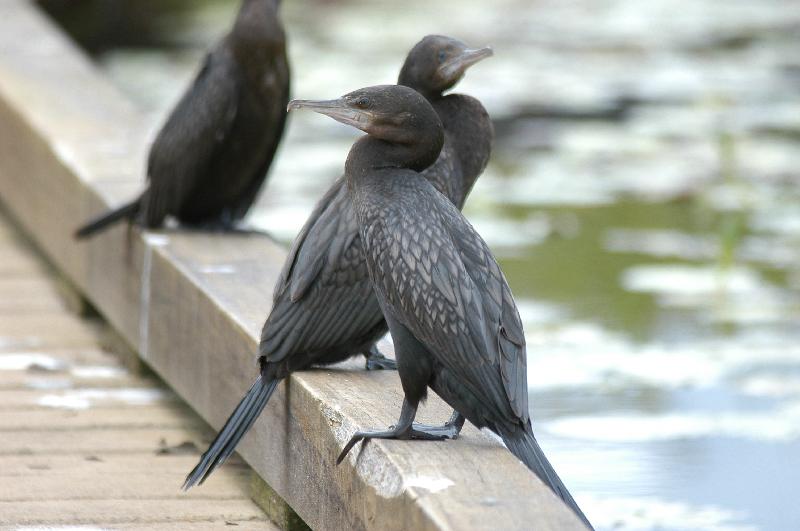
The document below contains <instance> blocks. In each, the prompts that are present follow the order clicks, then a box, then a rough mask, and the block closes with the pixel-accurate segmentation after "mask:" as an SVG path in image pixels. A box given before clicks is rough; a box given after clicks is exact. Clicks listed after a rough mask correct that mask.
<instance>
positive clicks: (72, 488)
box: [0, 216, 277, 530]
mask: <svg viewBox="0 0 800 531" xmlns="http://www.w3.org/2000/svg"><path fill="white" fill-rule="evenodd" d="M101 338H102V325H101V323H99V322H96V321H93V320H90V319H83V318H81V317H79V316H77V315H76V314H73V313H71V312H70V311H69V310H67V309H66V307H65V303H64V302H63V299H62V297H61V296H60V295H59V293H58V290H57V287H56V283H55V281H54V278H53V277H52V275H51V274H50V273H49V271H48V269H47V267H46V266H45V265H44V264H43V263H41V262H40V261H39V259H38V257H37V256H36V255H35V254H34V253H33V252H32V251H31V250H30V249H29V248H28V247H27V246H26V244H25V243H23V242H22V241H20V239H19V238H18V236H17V235H16V234H15V232H14V229H13V228H11V227H10V225H9V223H8V221H7V219H6V218H5V217H2V216H0V528H2V529H16V528H23V529H24V528H26V527H30V526H34V527H35V528H51V527H52V526H67V525H68V526H75V525H80V526H89V527H82V528H88V529H176V530H177V529H220V528H229V529H267V530H274V529H277V528H276V527H275V526H274V525H273V524H272V523H270V522H269V520H268V519H267V518H266V516H265V514H264V513H263V512H262V511H261V509H260V508H259V507H258V506H257V505H256V504H255V503H254V502H252V501H251V500H250V498H249V496H248V489H249V479H250V473H251V472H250V470H249V469H248V468H247V467H245V466H244V465H243V464H242V463H241V462H240V461H237V460H233V462H232V463H231V464H230V465H229V466H225V467H223V468H222V469H221V470H220V471H218V472H217V473H216V474H215V475H214V478H213V479H212V481H210V482H209V483H208V484H206V485H203V486H202V487H200V488H196V489H194V490H193V491H192V492H190V493H189V494H186V493H183V492H181V491H180V489H179V487H180V485H181V481H182V479H183V477H184V475H185V474H186V473H187V472H188V471H189V470H190V469H191V467H192V466H193V465H194V464H195V462H196V461H197V458H198V455H199V452H198V449H197V447H198V446H201V445H202V446H205V444H206V441H207V440H208V439H209V437H210V435H211V433H210V432H209V430H208V428H207V427H206V426H205V424H204V423H203V422H202V420H200V419H199V418H198V417H197V416H196V415H195V414H194V413H193V412H191V411H190V410H189V409H188V407H187V406H185V405H184V404H183V403H181V402H180V400H179V399H178V398H177V397H176V396H175V395H174V394H173V393H171V392H170V391H169V390H168V389H166V388H165V387H164V386H163V385H162V384H160V383H159V382H157V381H155V380H154V379H153V378H146V377H141V376H136V375H133V374H131V373H130V372H129V371H127V370H126V369H125V368H124V367H123V366H122V365H121V364H120V362H119V360H118V359H117V358H115V357H114V356H112V355H110V354H108V353H107V352H105V351H104V350H103V348H102V347H101ZM234 526H235V527H234Z"/></svg>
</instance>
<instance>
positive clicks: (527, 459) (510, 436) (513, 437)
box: [501, 425, 594, 529]
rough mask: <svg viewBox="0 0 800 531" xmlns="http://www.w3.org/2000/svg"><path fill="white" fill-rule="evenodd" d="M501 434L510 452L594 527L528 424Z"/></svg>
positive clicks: (585, 521)
mask: <svg viewBox="0 0 800 531" xmlns="http://www.w3.org/2000/svg"><path fill="white" fill-rule="evenodd" d="M501 436H502V437H503V441H504V442H505V443H506V446H507V447H508V449H509V450H510V451H511V453H512V454H514V455H515V456H517V458H518V459H519V460H520V461H522V462H523V463H525V466H527V467H528V468H529V469H531V471H532V472H533V473H534V474H536V475H537V476H539V479H541V480H542V481H543V482H544V484H545V485H547V486H548V487H550V489H551V490H552V491H553V492H555V494H556V496H558V497H559V498H561V499H562V500H564V503H566V504H567V506H569V508H570V509H572V510H573V511H574V512H575V514H577V515H578V517H579V518H580V519H581V520H582V521H583V523H584V524H586V526H587V527H588V528H589V529H594V528H593V527H592V524H591V523H589V519H588V518H586V515H584V514H583V511H581V508H580V507H578V504H577V503H576V502H575V500H574V499H573V498H572V495H571V494H570V493H569V491H568V490H567V487H566V486H565V485H564V483H563V482H562V481H561V478H559V477H558V474H556V471H555V469H553V466H552V465H551V464H550V461H548V460H547V457H546V456H545V455H544V452H543V451H542V448H541V447H540V446H539V443H538V442H537V441H536V437H534V435H533V430H532V429H531V428H530V425H529V426H528V429H527V430H522V429H518V430H515V431H514V432H513V433H506V434H501Z"/></svg>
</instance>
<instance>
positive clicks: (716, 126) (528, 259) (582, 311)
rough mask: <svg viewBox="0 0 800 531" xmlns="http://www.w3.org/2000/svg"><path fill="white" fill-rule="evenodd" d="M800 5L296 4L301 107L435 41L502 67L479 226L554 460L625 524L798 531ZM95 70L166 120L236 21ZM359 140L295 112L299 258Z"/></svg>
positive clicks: (273, 191)
mask: <svg viewBox="0 0 800 531" xmlns="http://www.w3.org/2000/svg"><path fill="white" fill-rule="evenodd" d="M792 4H793V3H792V2H790V1H785V2H783V1H778V0H765V1H762V2H746V1H734V2H730V1H728V0H679V1H674V0H672V1H666V0H651V1H647V2H642V1H639V0H604V1H601V2H595V1H578V2H561V1H555V0H538V1H536V2H529V1H527V0H526V1H522V0H502V1H500V2H494V3H492V6H491V8H489V7H488V6H487V4H486V3H485V2H478V1H477V0H463V1H460V2H453V1H449V2H428V1H423V0H409V1H407V2H403V3H402V8H400V7H399V4H397V3H396V2H390V1H388V0H381V1H377V0H371V1H368V2H367V1H357V0H345V1H337V2H323V1H317V2H315V1H311V0H305V1H295V2H284V12H285V19H286V22H287V26H288V29H289V32H290V35H291V37H292V41H291V50H290V51H291V56H292V58H293V60H294V75H295V80H294V83H293V85H294V94H295V95H296V96H299V97H330V96H335V95H338V94H342V93H345V92H347V91H349V90H351V89H353V88H355V87H357V86H363V85H368V84H376V83H386V82H390V81H392V80H394V79H395V77H396V74H397V69H398V68H399V66H400V64H401V62H402V59H403V57H404V54H405V52H406V51H407V49H408V48H409V47H410V46H411V45H412V44H413V43H414V42H416V41H417V40H418V38H419V37H420V36H421V35H423V34H425V33H434V32H435V33H447V34H453V35H456V36H459V37H461V38H463V39H465V40H466V41H468V42H470V43H473V44H475V45H483V44H487V43H488V44H492V45H493V46H494V47H495V50H496V56H495V58H493V59H492V60H491V61H487V62H486V63H482V64H481V65H480V66H479V67H476V68H475V69H473V70H471V71H470V72H469V75H468V76H467V79H466V80H465V81H464V82H463V83H462V84H461V85H460V86H459V90H460V91H463V92H468V93H470V94H473V95H475V96H477V97H479V98H481V99H482V100H483V101H484V102H485V105H486V107H487V108H488V109H489V111H490V113H491V114H492V116H493V117H494V118H495V120H496V124H497V131H498V138H497V142H496V150H495V156H494V157H493V160H492V163H491V164H490V166H489V168H488V170H487V172H486V175H485V176H484V177H483V178H482V179H481V180H480V181H479V183H478V185H477V186H476V189H475V191H474V193H473V196H472V197H471V199H470V200H469V202H468V205H467V209H466V213H467V214H468V216H469V217H470V218H471V219H472V220H473V221H474V222H475V225H476V226H477V227H478V229H479V230H480V231H481V233H482V234H483V235H484V237H485V238H486V239H487V240H488V241H489V242H490V244H491V245H492V247H493V249H494V250H495V252H496V253H497V255H498V257H499V258H500V259H501V260H502V263H503V264H502V265H503V268H504V270H505V272H506V274H507V276H508V278H509V281H510V283H511V285H512V288H513V289H514V292H515V294H516V296H517V297H518V299H519V301H520V308H521V311H522V314H523V319H524V320H525V322H526V330H527V333H528V340H529V344H530V349H529V352H530V360H529V372H530V386H531V399H532V400H531V403H532V408H533V413H534V418H535V419H536V420H537V422H538V428H539V431H540V433H541V439H542V443H543V446H545V448H546V450H547V452H548V454H549V455H550V456H552V460H553V461H554V463H555V465H556V468H557V469H558V470H559V471H560V472H561V473H562V476H563V477H564V478H565V480H566V483H567V484H568V485H569V486H570V487H571V488H572V490H573V492H574V494H575V495H576V498H577V499H578V501H579V502H580V503H581V505H582V506H583V507H584V509H585V511H586V513H587V515H588V516H589V517H590V518H591V519H592V520H593V521H594V522H595V523H596V524H597V525H598V527H599V528H605V529H737V530H741V529H796V528H798V527H800V504H797V502H796V493H795V492H794V491H795V486H796V485H798V484H799V482H798V480H800V477H799V476H800V466H798V465H800V429H798V426H800V350H798V348H797V345H798V344H800V343H799V342H798V340H800V327H798V326H797V323H798V318H799V317H800V298H799V297H798V294H799V293H800V260H799V258H800V256H798V255H799V254H800V251H798V249H800V245H798V244H800V207H798V205H800V202H798V199H800V187H798V182H799V181H798V180H799V179H800V170H798V168H800V149H798V141H800V62H798V57H800V55H798V54H797V42H798V41H797V34H798V31H800V10H797V9H790V7H796V6H793V5H792ZM195 6H196V8H195V9H194V10H193V11H191V12H190V14H188V15H187V14H185V13H184V14H183V15H182V16H183V18H180V17H179V16H178V15H176V14H175V13H173V14H172V15H170V16H171V17H172V18H170V19H169V24H163V26H161V27H166V28H169V31H168V32H166V33H165V32H162V34H161V35H162V41H163V42H166V43H171V44H173V45H176V46H174V47H171V48H169V49H168V50H165V49H147V48H115V49H111V50H108V51H106V52H104V53H102V54H101V55H100V56H99V60H100V62H101V64H102V65H103V67H104V68H105V69H106V70H107V71H108V72H109V73H110V74H111V75H112V77H113V78H114V79H116V80H117V81H118V82H119V84H120V86H122V87H123V89H124V90H126V91H127V92H128V93H129V94H130V96H131V97H132V98H134V99H136V100H137V101H138V102H139V103H140V104H141V106H142V108H143V109H145V112H147V113H148V114H149V116H150V117H151V118H152V123H153V124H154V128H155V126H156V125H157V124H158V122H159V120H160V119H161V116H162V114H163V112H164V110H165V109H166V108H168V107H169V106H170V105H171V104H172V102H174V100H175V98H176V97H177V96H178V94H179V92H180V90H182V88H183V85H184V83H185V81H186V80H187V79H188V78H189V77H190V76H191V75H192V72H193V70H194V68H195V64H196V62H197V60H198V58H199V56H200V53H201V50H202V49H203V48H204V47H205V46H206V45H207V43H208V42H209V41H210V40H213V39H214V38H216V37H217V36H218V35H220V34H221V32H222V31H224V29H225V26H226V24H227V21H228V20H230V17H231V15H232V11H233V9H234V8H235V5H234V3H232V2H202V3H199V4H195ZM353 138H354V136H353V133H352V132H351V131H350V130H349V129H347V128H345V127H343V126H340V125H338V124H336V123H334V122H332V121H330V120H320V119H318V118H317V117H315V116H313V115H311V114H306V115H297V116H292V117H291V123H290V127H289V134H288V137H287V138H286V139H285V141H284V143H283V147H282V148H281V152H280V154H279V157H278V159H277V165H276V166H275V167H274V168H273V171H272V178H271V181H270V183H269V186H268V188H267V190H266V192H265V194H264V195H263V197H262V199H261V201H260V203H259V205H258V209H257V210H256V211H255V212H254V213H253V215H252V217H251V222H252V223H254V224H256V225H259V226H262V227H264V228H266V229H268V230H269V231H271V232H272V233H273V234H275V235H277V236H278V237H280V238H282V239H284V240H286V241H289V240H290V239H291V238H292V237H293V236H294V234H295V233H296V231H297V229H298V228H299V226H300V225H301V224H302V222H303V221H304V220H305V217H306V216H307V215H308V212H309V211H310V209H311V206H312V204H313V202H314V201H315V200H316V199H317V198H318V197H319V196H320V195H321V194H322V192H323V191H324V190H325V189H326V188H327V186H328V185H329V184H330V182H331V181H332V179H333V178H334V177H335V176H336V175H338V174H339V173H340V172H341V169H342V164H343V157H344V154H345V153H346V151H347V149H348V146H349V145H350V143H351V142H352V139H353Z"/></svg>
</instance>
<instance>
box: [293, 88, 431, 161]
mask: <svg viewBox="0 0 800 531" xmlns="http://www.w3.org/2000/svg"><path fill="white" fill-rule="evenodd" d="M295 109H310V110H312V111H314V112H318V113H320V114H324V115H326V116H330V117H331V118H333V119H334V120H337V121H339V122H342V123H343V124H347V125H351V126H353V127H356V128H358V129H361V130H362V131H364V132H365V133H367V134H368V135H369V136H370V137H372V138H373V139H379V140H382V141H383V145H384V147H385V148H386V149H384V148H381V149H380V150H378V151H382V156H385V157H386V160H385V162H386V163H387V164H388V165H393V166H399V167H407V168H413V169H417V170H422V169H424V168H427V167H428V166H429V165H431V164H432V163H433V162H434V161H435V160H436V157H438V156H439V152H440V151H441V149H442V144H443V143H444V129H443V127H442V122H441V121H440V120H439V116H438V115H437V114H436V111H435V110H434V109H433V107H432V106H431V104H430V103H429V102H428V100H426V99H425V98H424V97H422V95H420V94H419V93H418V92H417V91H416V90H414V89H411V88H409V87H404V86H401V85H377V86H374V87H367V88H362V89H358V90H355V91H353V92H351V93H349V94H345V95H344V96H342V97H341V98H338V99H335V100H318V101H314V100H292V101H290V102H289V105H288V106H287V110H289V111H292V110H295ZM389 146H394V147H392V148H389Z"/></svg>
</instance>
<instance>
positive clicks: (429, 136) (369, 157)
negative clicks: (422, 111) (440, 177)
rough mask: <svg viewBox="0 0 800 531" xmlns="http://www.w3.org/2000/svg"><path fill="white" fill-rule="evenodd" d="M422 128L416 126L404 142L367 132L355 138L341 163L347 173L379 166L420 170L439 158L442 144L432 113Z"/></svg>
mask: <svg viewBox="0 0 800 531" xmlns="http://www.w3.org/2000/svg"><path fill="white" fill-rule="evenodd" d="M431 118H432V119H430V120H427V122H429V123H426V124H425V126H424V127H420V128H416V129H415V130H414V134H413V135H408V136H407V141H405V142H402V143H401V142H391V141H388V140H382V139H380V138H376V137H374V136H371V135H366V136H364V137H362V138H361V139H359V140H358V141H357V142H356V143H355V144H354V145H353V147H352V148H351V149H350V153H349V154H348V156H347V162H346V163H345V173H346V174H347V175H348V176H356V175H363V174H366V173H368V172H369V171H370V170H375V169H381V168H402V169H409V170H413V171H417V172H421V171H422V170H424V169H425V168H427V167H428V166H430V165H431V164H433V163H434V162H436V159H437V158H438V157H439V153H440V152H441V151H442V145H443V144H444V129H443V127H442V123H441V122H440V121H439V119H438V117H436V116H435V115H433V116H432V117H431Z"/></svg>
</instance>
